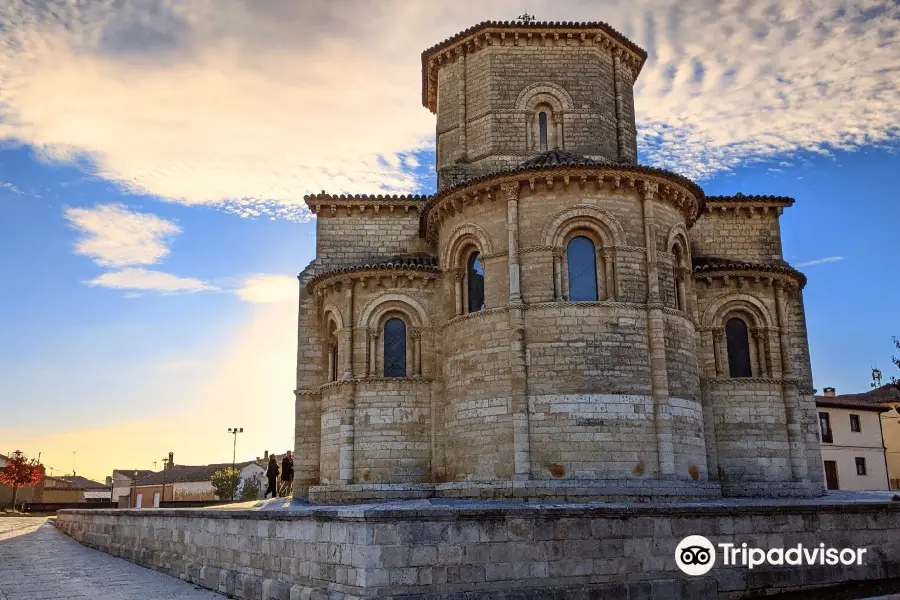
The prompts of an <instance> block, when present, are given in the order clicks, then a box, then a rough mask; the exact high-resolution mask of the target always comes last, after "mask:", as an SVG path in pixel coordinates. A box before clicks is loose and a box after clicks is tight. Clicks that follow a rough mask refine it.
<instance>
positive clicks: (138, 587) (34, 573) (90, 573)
mask: <svg viewBox="0 0 900 600" xmlns="http://www.w3.org/2000/svg"><path fill="white" fill-rule="evenodd" d="M76 598H77V599H82V600H147V599H148V598H153V600H221V599H222V598H225V596H222V595H220V594H216V593H214V592H211V591H208V590H203V589H201V588H197V587H194V586H193V585H191V584H189V583H185V582H184V581H181V580H179V579H174V578H172V577H169V576H167V575H163V574H162V573H157V572H156V571H151V570H149V569H145V568H143V567H139V566H137V565H135V564H133V563H130V562H128V561H126V560H122V559H120V558H116V557H114V556H109V555H108V554H104V553H102V552H97V551H96V550H91V549H90V548H86V547H85V546H82V545H81V544H79V543H78V542H76V541H75V540H73V539H71V538H69V537H67V536H66V535H64V534H62V533H60V532H59V531H57V530H56V528H55V527H53V525H51V524H50V523H48V522H47V519H46V518H43V517H0V600H63V599H76Z"/></svg>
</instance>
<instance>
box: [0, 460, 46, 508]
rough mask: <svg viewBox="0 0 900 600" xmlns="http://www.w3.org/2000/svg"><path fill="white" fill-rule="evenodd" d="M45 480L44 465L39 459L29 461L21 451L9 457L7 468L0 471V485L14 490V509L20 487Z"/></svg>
mask: <svg viewBox="0 0 900 600" xmlns="http://www.w3.org/2000/svg"><path fill="white" fill-rule="evenodd" d="M43 478H44V465H42V464H41V463H39V462H38V461H37V459H34V458H32V459H29V458H28V457H27V456H25V455H24V454H23V453H22V452H21V451H19V450H16V451H15V452H13V455H12V456H11V457H9V460H8V461H7V462H6V466H5V467H3V469H0V483H3V484H6V485H8V486H10V487H12V489H13V495H12V507H13V508H15V507H16V497H17V496H18V492H19V488H20V487H27V486H29V485H37V484H38V483H40V482H41V479H43Z"/></svg>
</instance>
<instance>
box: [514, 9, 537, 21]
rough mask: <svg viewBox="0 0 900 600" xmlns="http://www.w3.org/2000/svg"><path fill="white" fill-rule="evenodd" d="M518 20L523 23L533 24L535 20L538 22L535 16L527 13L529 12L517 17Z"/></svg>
mask: <svg viewBox="0 0 900 600" xmlns="http://www.w3.org/2000/svg"><path fill="white" fill-rule="evenodd" d="M516 18H517V19H518V20H519V21H522V22H523V23H531V22H532V21H535V20H536V19H535V18H534V15H529V14H528V11H527V10H526V11H525V13H524V14H521V15H519V16H518V17H516Z"/></svg>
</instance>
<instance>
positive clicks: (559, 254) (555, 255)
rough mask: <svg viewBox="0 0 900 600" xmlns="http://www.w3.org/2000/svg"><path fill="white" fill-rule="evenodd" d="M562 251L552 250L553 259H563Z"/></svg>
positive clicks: (560, 249) (559, 249)
mask: <svg viewBox="0 0 900 600" xmlns="http://www.w3.org/2000/svg"><path fill="white" fill-rule="evenodd" d="M563 254H564V251H563V249H562V248H554V249H553V258H554V259H561V258H562V257H563Z"/></svg>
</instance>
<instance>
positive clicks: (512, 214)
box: [501, 182, 531, 481]
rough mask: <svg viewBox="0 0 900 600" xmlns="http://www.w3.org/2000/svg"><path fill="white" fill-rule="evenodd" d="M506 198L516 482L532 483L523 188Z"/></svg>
mask: <svg viewBox="0 0 900 600" xmlns="http://www.w3.org/2000/svg"><path fill="white" fill-rule="evenodd" d="M501 189H502V191H503V194H504V195H505V197H506V206H507V213H506V214H507V221H506V225H507V230H508V232H509V236H508V242H509V243H508V248H507V250H508V257H509V303H508V305H507V306H508V307H509V330H510V354H509V370H510V377H509V382H510V398H511V399H512V402H511V408H512V418H513V471H514V475H513V478H514V479H515V480H517V481H524V480H527V479H531V440H530V424H529V418H528V372H527V367H526V364H525V311H524V308H525V306H524V305H523V304H522V293H521V289H520V287H519V208H518V205H519V184H518V182H516V183H509V184H503V185H502V186H501Z"/></svg>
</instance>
